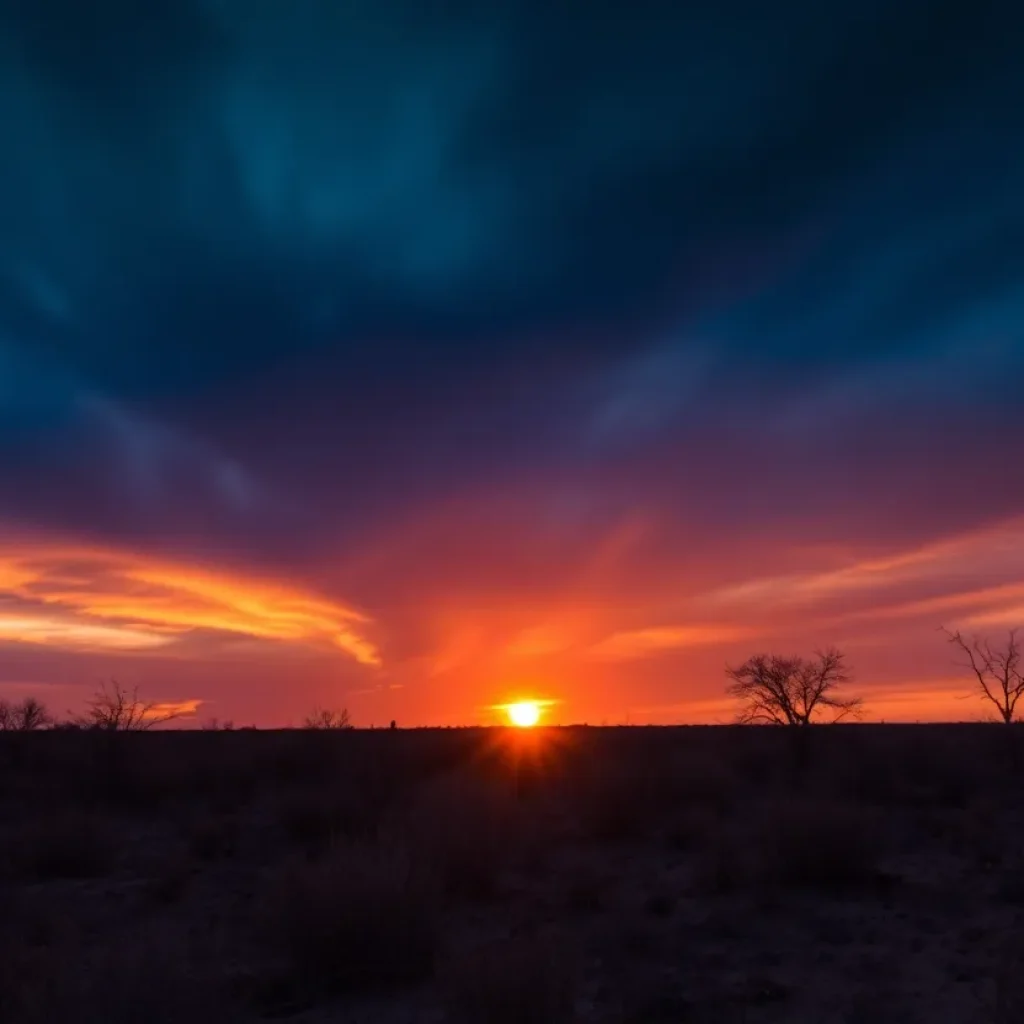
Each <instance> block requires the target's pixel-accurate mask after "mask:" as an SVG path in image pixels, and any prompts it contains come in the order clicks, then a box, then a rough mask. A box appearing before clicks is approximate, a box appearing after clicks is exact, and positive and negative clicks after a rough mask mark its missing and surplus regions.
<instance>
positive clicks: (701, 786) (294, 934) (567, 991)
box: [0, 725, 1024, 1024]
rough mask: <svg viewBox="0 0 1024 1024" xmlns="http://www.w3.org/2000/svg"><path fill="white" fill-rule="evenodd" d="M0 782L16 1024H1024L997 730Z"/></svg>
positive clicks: (1007, 773)
mask: <svg viewBox="0 0 1024 1024" xmlns="http://www.w3.org/2000/svg"><path fill="white" fill-rule="evenodd" d="M798 738H799V739H805V740H807V741H808V742H807V744H806V745H805V746H797V745H796V743H795V741H796V740H797V739H798ZM0 766H2V767H0V944H2V950H0V953H2V956H0V1022H3V1024H29V1022H31V1024H43V1022H47V1024H59V1022H61V1021H70V1022H76V1021H82V1022H87V1024H94V1022H95V1024H101V1022H102V1024H125V1022H136V1021H138V1022H139V1024H178V1022H187V1024H213V1022H217V1024H220V1022H231V1021H257V1020H263V1019H289V1020H294V1021H297V1022H308V1024H314V1022H327V1021H346V1022H364V1021H365V1022H381V1024H385V1022H389V1024H390V1022H394V1024H399V1022H419V1021H439V1022H440V1021H453V1022H460V1024H461V1022H482V1024H486V1022H494V1024H506V1022H508V1024H516V1022H524V1024H525V1022H531V1024H550V1022H563V1021H578V1022H586V1021H600V1022H609V1024H640V1022H652V1024H656V1022H670V1021H680V1022H685V1021H700V1022H709V1024H710V1022H722V1024H729V1022H734V1021H735V1022H739V1021H742V1022H750V1024H755V1022H762V1021H764V1022H775V1021H800V1022H803V1021H808V1022H815V1024H818V1022H822V1024H824V1022H848V1024H854V1022H860V1021H865V1022H867V1021H870V1022H872V1024H885V1022H890V1021H891V1022H904V1021H906V1022H918V1021H920V1022H925V1021H927V1022H942V1021H964V1022H975V1021H977V1022H987V1021H991V1022H994V1024H1004V1022H1019V1021H1024V871H1022V868H1024V789H1022V781H1024V777H1022V770H1021V769H1022V766H1024V731H1021V730H1019V729H1018V728H1016V727H1011V728H1006V727H1003V726H996V725H963V726H867V725H851V726H822V727H818V728H814V729H811V730H809V731H806V732H804V733H800V734H797V733H794V732H792V731H786V730H783V729H755V728H739V727H738V728H721V727H717V728H700V727H694V728H646V729H645V728H615V729H594V728H566V729H555V728H551V729H538V730H534V731H532V732H523V733H516V732H511V731H506V730H501V729H490V730H483V729H481V730H475V729H473V730H461V729H460V730H422V731H419V730H416V731H395V732H389V731H340V732H255V731H248V730H241V731H235V732H175V731H167V732H151V733H143V734H124V735H121V734H100V733H88V732H61V731H54V732H49V733H35V734H24V735H21V734H2V735H0Z"/></svg>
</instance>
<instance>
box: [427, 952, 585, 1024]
mask: <svg viewBox="0 0 1024 1024" xmlns="http://www.w3.org/2000/svg"><path fill="white" fill-rule="evenodd" d="M573 974H574V971H573V970H572V966H571V964H570V962H569V958H568V957H567V956H566V954H565V951H564V950H563V949H561V948H560V947H558V946H556V945H555V944H554V943H552V942H544V941H541V940H539V939H536V938H526V937H523V938H517V939H507V940H504V941H500V942H496V943H494V944H492V945H490V946H487V947H484V948H482V949H476V950H473V951H472V952H470V953H467V954H465V955H463V956H460V957H459V958H458V960H457V961H453V962H452V963H451V964H450V965H449V966H448V969H447V970H446V971H445V972H444V975H443V977H442V979H441V989H442V993H443V997H444V1001H445V1004H446V1008H447V1011H448V1019H449V1020H451V1021H453V1022H455V1024H481V1022H483V1021H486V1022H487V1024H570V1022H571V1021H573V1020H575V1012H574V984H573Z"/></svg>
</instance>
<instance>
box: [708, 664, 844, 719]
mask: <svg viewBox="0 0 1024 1024" xmlns="http://www.w3.org/2000/svg"><path fill="white" fill-rule="evenodd" d="M726 675H727V676H728V677H729V678H730V679H731V680H732V682H731V683H730V684H729V687H728V690H727V692H728V694H729V696H730V697H735V698H736V699H737V700H738V701H740V703H741V705H742V707H741V710H740V713H739V716H738V720H739V721H740V722H741V723H742V724H745V725H755V724H764V725H811V724H812V723H813V722H814V721H815V719H816V717H818V716H820V715H822V714H825V713H828V714H829V715H830V716H831V717H830V719H829V720H830V721H832V722H838V721H840V720H841V719H843V718H846V717H848V716H850V715H853V716H857V715H859V714H860V712H861V708H862V705H861V700H860V698H859V697H852V698H851V697H839V696H837V695H836V692H835V691H836V689H837V687H839V686H841V685H842V684H843V683H847V682H849V680H850V676H849V674H848V673H847V670H846V656H845V655H844V654H843V653H842V651H839V650H837V649H836V648H834V647H831V648H829V649H828V650H825V651H818V652H816V654H815V657H814V658H813V659H810V658H800V657H791V658H786V657H780V656H779V655H777V654H755V655H754V656H753V657H752V658H748V659H747V660H746V661H745V662H744V663H743V664H742V665H739V666H738V667H736V668H731V667H730V668H727V669H726Z"/></svg>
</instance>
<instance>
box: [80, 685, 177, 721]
mask: <svg viewBox="0 0 1024 1024" xmlns="http://www.w3.org/2000/svg"><path fill="white" fill-rule="evenodd" d="M180 717H181V712H180V711H167V710H164V709H163V707H162V705H160V704H156V703H151V702H146V701H143V700H140V699H139V690H138V687H133V688H132V689H131V690H128V689H126V688H125V687H123V686H122V685H121V684H120V683H118V682H116V681H112V682H111V683H110V684H109V685H108V684H106V683H104V684H103V685H101V686H100V688H99V689H98V690H97V691H96V693H95V694H93V696H92V697H91V698H90V700H89V702H88V704H87V705H86V711H85V713H84V714H82V715H79V716H77V717H76V718H75V721H76V723H77V724H79V725H81V726H83V727H85V728H91V729H102V730H105V731H108V732H145V731H146V730H147V729H152V728H153V727H154V726H157V725H163V724H164V723H165V722H170V721H173V720H174V719H176V718H180Z"/></svg>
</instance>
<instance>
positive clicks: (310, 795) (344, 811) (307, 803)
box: [276, 784, 376, 850]
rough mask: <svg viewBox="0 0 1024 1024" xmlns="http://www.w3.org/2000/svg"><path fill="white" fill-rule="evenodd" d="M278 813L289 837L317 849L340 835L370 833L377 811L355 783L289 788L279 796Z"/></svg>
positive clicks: (294, 842)
mask: <svg viewBox="0 0 1024 1024" xmlns="http://www.w3.org/2000/svg"><path fill="white" fill-rule="evenodd" d="M276 817H277V820H278V822H279V823H280V825H281V828H282V830H283V831H284V833H285V836H286V837H287V839H288V841H289V842H291V843H293V844H297V845H299V846H301V847H303V848H304V849H307V850H318V849H322V848H323V847H325V846H327V845H329V844H330V843H332V842H336V841H338V840H341V839H355V838H358V837H360V836H364V835H367V834H368V833H369V832H370V831H371V829H372V826H373V824H374V823H375V821H376V811H375V810H374V808H373V807H372V806H370V804H369V802H368V800H367V798H366V795H365V794H364V793H363V792H362V791H360V790H359V789H358V788H357V787H356V786H355V785H352V784H346V785H344V786H339V785H335V786H333V787H332V786H327V785H314V786H311V787H309V788H306V789H299V790H295V789H288V790H285V791H283V792H282V793H281V794H280V796H279V797H278V798H277V802H276Z"/></svg>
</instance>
